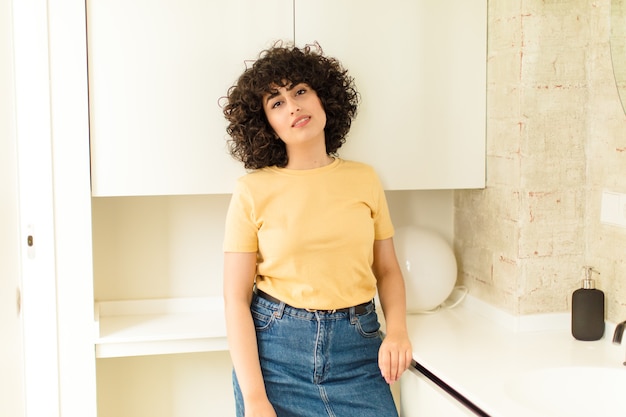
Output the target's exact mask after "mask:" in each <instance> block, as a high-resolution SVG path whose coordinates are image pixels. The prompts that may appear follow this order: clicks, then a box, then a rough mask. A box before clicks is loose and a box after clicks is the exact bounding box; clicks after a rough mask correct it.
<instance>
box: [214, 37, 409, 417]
mask: <svg viewBox="0 0 626 417" xmlns="http://www.w3.org/2000/svg"><path fill="white" fill-rule="evenodd" d="M358 98H359V96H358V93H357V91H356V89H355V87H354V83H353V79H352V78H351V77H350V76H349V75H348V73H347V71H346V70H345V69H344V68H343V67H342V66H341V64H340V63H339V62H338V61H337V60H335V59H334V58H331V57H327V56H324V55H323V53H322V51H321V49H320V48H319V46H313V47H310V46H309V47H305V48H297V47H292V46H283V45H276V46H275V47H273V48H271V49H269V50H266V51H263V52H262V53H261V54H260V56H259V59H258V60H257V61H255V63H254V64H253V65H252V66H251V67H250V68H248V69H247V70H245V71H244V73H243V74H242V75H241V76H240V78H239V80H238V81H237V83H236V84H235V85H234V86H233V87H231V88H230V90H229V91H228V95H227V102H226V104H225V106H224V115H225V117H226V119H227V120H228V122H229V125H228V128H227V131H228V134H229V135H230V137H231V139H230V141H229V145H230V151H231V154H232V155H233V156H234V157H235V158H237V159H238V160H240V161H241V162H242V163H243V164H244V166H245V167H246V168H247V169H250V170H251V172H250V173H249V174H247V175H245V176H244V177H242V178H240V179H239V180H238V182H237V185H236V188H235V190H234V193H233V196H232V200H231V203H230V207H229V210H228V214H227V218H226V233H225V239H224V252H225V256H224V299H225V304H226V323H227V329H228V340H229V345H230V354H231V358H232V361H233V365H234V373H233V383H234V390H235V399H236V406H237V416H240V417H243V416H246V417H275V416H278V417H308V416H310V417H323V416H330V417H352V416H354V417H394V416H397V412H396V409H395V405H394V402H393V398H392V396H391V391H390V387H389V384H391V383H393V382H395V381H397V380H398V378H399V377H400V375H401V374H402V372H403V371H404V370H405V369H406V368H407V367H408V366H409V365H410V363H411V356H412V354H411V343H410V341H409V339H408V336H407V330H406V317H405V309H406V307H405V289H404V281H403V278H402V274H401V271H400V268H399V266H398V262H397V259H396V255H395V251H394V246H393V241H392V235H393V226H392V223H391V219H390V216H389V211H388V208H387V202H386V200H385V195H384V192H383V189H382V187H381V184H380V182H379V179H378V177H377V175H376V173H375V172H374V170H373V169H372V168H371V167H369V166H367V165H365V164H362V163H358V162H353V161H347V160H343V159H341V158H339V157H338V156H337V150H338V149H339V148H340V147H341V145H342V144H343V143H344V142H345V136H346V134H347V133H348V131H349V129H350V124H351V121H352V119H353V118H354V116H355V115H356V110H357V104H358ZM377 290H378V294H379V299H380V303H381V305H382V309H383V312H384V315H385V319H386V331H385V337H384V338H381V333H380V330H379V327H380V325H379V322H378V318H377V315H376V310H375V305H374V301H373V298H374V296H375V294H376V291H377Z"/></svg>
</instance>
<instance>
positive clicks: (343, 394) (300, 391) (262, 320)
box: [233, 295, 398, 417]
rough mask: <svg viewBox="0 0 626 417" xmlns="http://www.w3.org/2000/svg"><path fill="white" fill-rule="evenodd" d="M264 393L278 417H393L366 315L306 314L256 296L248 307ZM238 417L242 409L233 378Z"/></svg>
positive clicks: (376, 339) (370, 317)
mask: <svg viewBox="0 0 626 417" xmlns="http://www.w3.org/2000/svg"><path fill="white" fill-rule="evenodd" d="M250 309H251V312H252V317H253V319H254V324H255V327H256V334H257V343H258V347H259V358H260V362H261V369H262V371H263V379H264V381H265V389H266V391H267V395H268V398H269V400H270V402H271V403H272V405H273V406H274V409H275V410H276V414H277V415H278V417H397V416H398V413H397V411H396V407H395V404H394V401H393V397H392V395H391V390H390V387H389V385H388V384H387V383H386V382H385V380H384V379H383V377H382V376H381V373H380V370H379V368H378V349H379V348H380V344H381V341H382V340H381V334H380V331H379V328H380V324H379V322H378V316H377V315H376V311H375V308H374V303H371V304H370V306H369V307H368V308H367V311H366V313H364V314H361V315H356V314H355V313H354V309H350V312H349V313H346V312H341V313H337V312H335V313H329V312H315V311H313V312H311V311H307V310H303V309H298V308H293V307H290V306H288V305H285V303H273V302H271V301H268V300H266V299H264V298H259V297H257V296H256V295H255V296H254V298H253V300H252V305H251V307H250ZM233 385H234V391H235V403H236V408H237V416H238V417H243V416H244V405H243V399H242V396H241V391H240V390H239V385H238V383H237V377H236V374H235V373H234V372H233Z"/></svg>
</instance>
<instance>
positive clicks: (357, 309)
mask: <svg viewBox="0 0 626 417" xmlns="http://www.w3.org/2000/svg"><path fill="white" fill-rule="evenodd" d="M255 293H256V295H257V296H258V297H260V298H263V299H265V300H267V301H270V302H272V303H276V304H280V303H282V301H281V300H279V299H278V298H276V297H274V296H272V295H269V294H268V293H266V292H265V291H262V290H259V289H256V290H255ZM373 302H374V300H370V301H368V302H365V303H361V304H359V305H356V306H354V313H355V314H358V315H361V314H365V313H367V308H368V307H369V306H370V305H371V304H372V303H373ZM285 305H288V304H286V303H285ZM290 307H291V306H290ZM292 308H294V307H292ZM351 308H353V307H344V308H337V309H334V310H315V309H304V310H307V311H309V312H315V311H319V312H328V313H349V312H350V309H351Z"/></svg>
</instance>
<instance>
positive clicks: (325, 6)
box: [295, 0, 487, 189]
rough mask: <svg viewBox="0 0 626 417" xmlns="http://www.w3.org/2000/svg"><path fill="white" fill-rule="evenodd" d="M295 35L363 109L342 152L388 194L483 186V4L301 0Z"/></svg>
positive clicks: (464, 0) (466, 0)
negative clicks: (335, 70)
mask: <svg viewBox="0 0 626 417" xmlns="http://www.w3.org/2000/svg"><path fill="white" fill-rule="evenodd" d="M295 9H296V10H295V16H296V20H295V27H296V32H295V38H296V42H297V43H298V44H299V45H304V44H307V43H312V42H313V41H318V42H319V43H320V44H321V46H322V48H323V49H324V51H325V52H326V53H327V54H328V55H331V56H335V57H337V58H338V59H339V60H340V61H341V62H342V63H343V64H344V65H345V67H346V68H347V69H348V70H349V71H350V73H351V74H352V75H353V76H354V77H355V81H356V84H357V87H358V89H359V90H360V93H361V96H362V104H361V107H360V109H359V113H358V115H357V119H356V121H355V123H354V125H353V128H352V130H351V134H350V137H349V138H348V140H347V143H346V145H344V148H342V149H340V151H341V152H340V154H341V155H342V156H343V157H344V158H349V159H356V160H360V161H363V162H367V163H370V164H371V165H373V166H374V167H375V168H376V169H377V171H378V173H379V175H380V176H381V179H382V182H383V185H384V186H385V188H387V189H454V188H481V187H484V184H485V132H486V128H485V126H486V120H485V114H486V113H485V112H486V109H485V106H486V65H487V63H486V50H487V37H486V36H487V18H486V17H487V4H486V1H485V0H436V1H432V0H388V1H380V0H296V4H295Z"/></svg>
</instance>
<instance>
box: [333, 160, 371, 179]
mask: <svg viewBox="0 0 626 417" xmlns="http://www.w3.org/2000/svg"><path fill="white" fill-rule="evenodd" d="M341 162H342V164H341V166H342V167H343V169H345V170H350V171H353V172H355V173H364V174H365V173H367V174H370V175H371V174H374V175H375V174H376V170H375V169H374V167H373V166H371V165H369V164H367V163H365V162H360V161H354V160H351V159H342V160H341Z"/></svg>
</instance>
